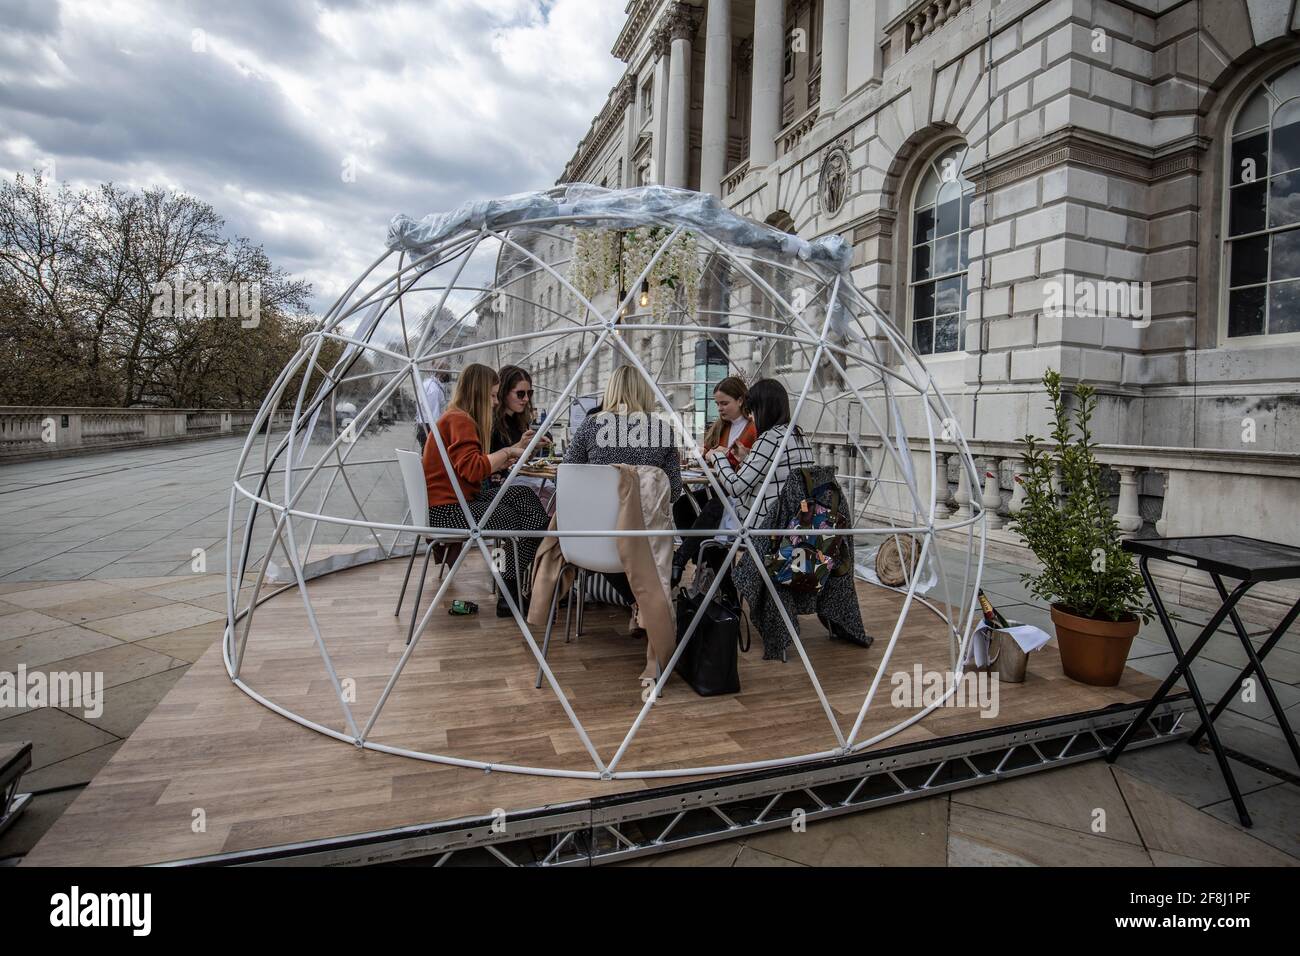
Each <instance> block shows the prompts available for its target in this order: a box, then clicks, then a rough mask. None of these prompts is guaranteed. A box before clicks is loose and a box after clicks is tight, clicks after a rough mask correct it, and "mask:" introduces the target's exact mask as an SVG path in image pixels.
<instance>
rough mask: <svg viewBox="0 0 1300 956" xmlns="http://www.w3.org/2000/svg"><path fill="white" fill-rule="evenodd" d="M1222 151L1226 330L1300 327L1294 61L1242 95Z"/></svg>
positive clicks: (1230, 334)
mask: <svg viewBox="0 0 1300 956" xmlns="http://www.w3.org/2000/svg"><path fill="white" fill-rule="evenodd" d="M1229 152H1230V155H1229V157H1228V162H1229V169H1228V201H1227V203H1226V207H1227V208H1226V216H1227V220H1228V222H1227V240H1226V241H1225V243H1224V273H1225V275H1226V277H1227V284H1228V296H1227V315H1226V318H1225V322H1224V326H1225V333H1226V336H1227V338H1230V339H1242V338H1247V337H1250V336H1261V335H1286V334H1289V333H1296V332H1300V64H1296V65H1293V66H1290V67H1288V68H1287V69H1285V70H1283V71H1281V72H1280V73H1277V74H1275V75H1274V76H1273V77H1272V78H1270V79H1269V80H1267V81H1265V82H1264V83H1261V84H1260V85H1259V86H1258V87H1257V88H1256V89H1255V91H1254V92H1253V93H1252V94H1251V95H1250V96H1249V98H1247V100H1246V101H1245V103H1244V104H1243V106H1242V107H1241V109H1240V111H1239V112H1238V113H1237V118H1236V120H1235V121H1234V122H1233V125H1232V141H1231V144H1230V146H1229Z"/></svg>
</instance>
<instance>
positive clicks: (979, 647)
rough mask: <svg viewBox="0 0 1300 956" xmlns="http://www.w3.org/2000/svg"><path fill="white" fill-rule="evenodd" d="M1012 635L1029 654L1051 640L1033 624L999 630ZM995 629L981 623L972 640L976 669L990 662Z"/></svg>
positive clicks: (1049, 636)
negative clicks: (990, 646)
mask: <svg viewBox="0 0 1300 956" xmlns="http://www.w3.org/2000/svg"><path fill="white" fill-rule="evenodd" d="M997 630H1000V631H1005V632H1006V633H1007V634H1010V635H1011V636H1012V637H1013V638H1015V641H1016V643H1017V644H1019V645H1020V649H1021V650H1022V651H1024V652H1025V653H1026V654H1028V653H1029V652H1030V651H1036V650H1038V648H1040V647H1042V646H1043V645H1044V644H1046V643H1047V642H1048V641H1049V640H1051V635H1049V634H1048V633H1047V632H1046V631H1044V630H1043V629H1042V628H1038V627H1034V626H1033V625H1032V624H1014V625H1012V626H1011V627H1003V628H997ZM993 631H994V628H990V627H989V626H988V624H987V623H985V622H984V621H980V623H979V626H978V627H976V628H975V634H974V635H973V636H972V638H971V656H973V657H974V659H975V666H976V667H986V666H987V665H988V662H989V641H990V640H991V639H992V637H993Z"/></svg>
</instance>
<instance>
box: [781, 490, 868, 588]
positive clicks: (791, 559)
mask: <svg viewBox="0 0 1300 956" xmlns="http://www.w3.org/2000/svg"><path fill="white" fill-rule="evenodd" d="M799 474H800V475H801V476H802V477H803V484H804V497H803V500H802V501H800V502H799V513H798V514H797V515H796V516H795V517H794V519H793V520H792V521H791V522H790V523H789V525H787V527H788V528H789V529H790V530H791V531H793V532H797V533H795V534H791V535H789V536H786V537H781V538H774V544H775V549H774V550H773V551H772V552H771V553H770V554H768V555H767V556H766V557H765V558H764V559H763V566H764V567H765V568H766V569H767V573H768V575H769V576H770V577H771V578H772V581H773V583H775V584H779V585H783V586H785V587H788V588H790V589H791V590H792V591H801V592H816V591H820V590H821V589H822V586H823V585H825V583H826V581H827V580H828V579H829V578H831V577H838V576H840V575H843V574H848V573H849V572H850V571H852V570H853V561H852V560H851V558H852V555H851V554H850V551H849V536H848V535H843V534H836V535H827V534H818V532H819V531H825V530H828V529H835V530H838V529H842V528H847V527H848V519H847V517H846V516H845V510H846V509H845V508H844V500H843V497H842V496H841V494H840V486H839V485H838V484H837V483H836V482H835V481H826V482H823V483H822V484H820V485H818V486H817V487H816V488H814V487H813V486H812V475H811V474H810V473H809V472H808V470H807V469H805V468H801V469H800V470H799Z"/></svg>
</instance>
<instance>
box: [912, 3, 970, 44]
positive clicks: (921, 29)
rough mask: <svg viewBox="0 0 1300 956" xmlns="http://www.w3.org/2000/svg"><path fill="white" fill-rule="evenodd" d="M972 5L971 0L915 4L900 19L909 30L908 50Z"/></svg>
mask: <svg viewBox="0 0 1300 956" xmlns="http://www.w3.org/2000/svg"><path fill="white" fill-rule="evenodd" d="M970 5H971V0H922V2H921V3H917V4H914V5H913V6H912V7H911V8H909V9H908V10H907V11H906V12H905V13H904V14H903V16H902V17H901V18H900V20H901V22H902V23H903V24H905V27H906V30H907V35H906V38H905V40H906V44H907V46H906V48H907V49H909V50H910V49H911V48H912V47H913V46H915V45H916V44H918V43H920V42H921V41H922V40H924V39H925V38H926V37H928V36H929V35H930V34H932V33H934V32H935V31H936V30H938V29H939V28H940V27H942V26H943V25H944V24H945V23H947V22H949V21H950V20H953V19H955V18H956V16H957V14H959V13H961V12H962V11H963V10H965V9H967V8H968V7H969V6H970Z"/></svg>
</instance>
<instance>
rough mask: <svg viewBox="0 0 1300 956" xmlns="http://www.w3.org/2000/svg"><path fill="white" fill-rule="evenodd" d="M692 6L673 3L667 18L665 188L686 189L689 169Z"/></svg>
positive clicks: (693, 16) (693, 12)
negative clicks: (668, 50)
mask: <svg viewBox="0 0 1300 956" xmlns="http://www.w3.org/2000/svg"><path fill="white" fill-rule="evenodd" d="M695 9H696V8H695V7H691V6H687V5H686V4H684V3H678V4H674V5H673V8H672V11H671V12H670V14H669V17H668V35H669V37H670V38H671V42H672V48H671V52H670V54H669V58H668V120H667V125H668V138H667V144H668V145H667V156H666V159H665V162H666V167H665V169H664V185H665V186H676V187H678V188H681V189H685V188H686V185H687V176H688V174H689V166H690V155H691V149H690V142H691V140H690V136H691V131H690V118H691V38H692V37H693V36H694V34H695V27H696V24H697V21H696V19H695Z"/></svg>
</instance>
